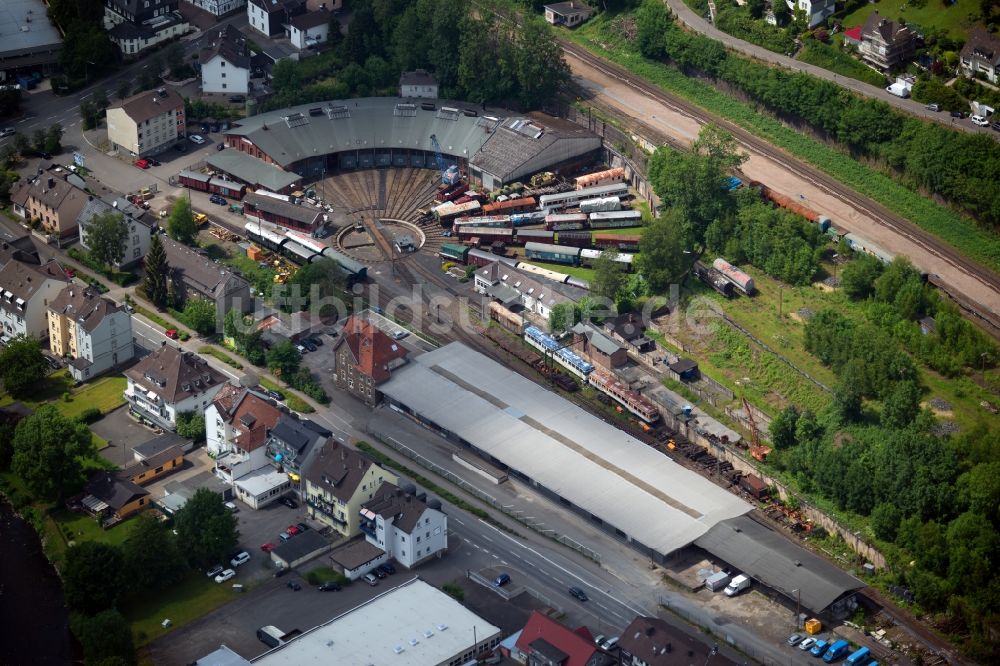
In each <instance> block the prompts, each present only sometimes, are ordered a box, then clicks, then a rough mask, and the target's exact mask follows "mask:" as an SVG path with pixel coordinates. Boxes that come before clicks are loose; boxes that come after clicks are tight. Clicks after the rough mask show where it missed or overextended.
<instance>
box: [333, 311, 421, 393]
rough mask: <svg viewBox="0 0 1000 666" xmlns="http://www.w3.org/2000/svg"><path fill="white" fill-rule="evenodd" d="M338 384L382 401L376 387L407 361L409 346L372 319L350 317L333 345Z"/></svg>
mask: <svg viewBox="0 0 1000 666" xmlns="http://www.w3.org/2000/svg"><path fill="white" fill-rule="evenodd" d="M333 352H334V373H335V378H336V382H337V386H338V387H339V388H341V389H344V390H345V391H348V392H349V393H353V394H354V395H356V396H357V397H359V398H361V399H362V400H364V401H365V402H366V403H367V404H369V405H375V404H378V403H379V402H380V401H381V400H382V394H381V393H380V392H379V391H378V389H377V388H376V387H377V386H378V385H379V384H381V383H382V382H385V381H386V380H388V379H389V377H391V376H392V371H393V370H395V369H396V368H398V367H400V366H401V365H403V364H404V363H406V354H407V351H406V349H405V348H404V347H403V346H402V345H401V344H399V343H398V342H397V341H395V340H393V339H392V338H390V337H389V336H388V335H386V334H385V333H383V332H382V331H381V330H379V329H378V328H377V327H376V326H375V325H373V324H372V323H371V322H369V321H367V320H365V319H362V318H361V317H359V316H357V315H354V316H351V317H349V318H348V320H347V322H346V323H345V324H344V329H343V331H341V337H340V339H339V340H338V341H337V344H336V345H335V346H334V348H333Z"/></svg>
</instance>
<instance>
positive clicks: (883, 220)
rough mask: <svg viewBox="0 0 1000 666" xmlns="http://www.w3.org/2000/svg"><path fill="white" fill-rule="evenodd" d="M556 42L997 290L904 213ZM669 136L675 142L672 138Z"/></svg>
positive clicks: (980, 307)
mask: <svg viewBox="0 0 1000 666" xmlns="http://www.w3.org/2000/svg"><path fill="white" fill-rule="evenodd" d="M559 42H560V45H561V46H562V48H563V50H564V51H565V52H566V53H567V54H568V55H569V56H571V57H573V58H576V59H577V60H579V61H581V62H583V63H585V64H586V65H587V66H588V67H591V68H593V69H596V70H597V71H599V72H601V73H602V74H604V75H605V76H608V77H610V78H612V79H615V80H616V81H619V82H621V83H623V84H625V85H627V86H629V87H630V88H633V89H634V90H636V91H638V92H640V93H641V94H643V95H644V96H646V97H649V98H651V99H654V100H656V101H657V102H659V103H660V104H663V105H664V106H666V107H668V108H670V109H671V110H673V111H675V112H677V113H680V114H682V115H684V116H687V117H688V118H690V119H692V120H694V121H695V122H697V123H699V124H702V125H704V124H707V123H709V122H711V123H713V124H716V125H719V126H720V127H722V128H724V129H726V130H727V131H728V132H730V133H731V134H732V135H733V136H734V137H735V138H736V140H737V141H738V142H739V143H740V144H741V145H743V146H744V147H745V148H747V149H749V150H752V151H753V152H755V153H759V154H761V155H764V156H765V157H767V158H768V159H770V160H772V161H774V162H775V163H777V164H779V165H780V166H782V167H783V168H785V169H788V170H789V171H793V172H795V173H797V174H798V175H800V176H802V177H804V178H806V179H807V180H808V181H809V182H810V183H811V184H813V185H814V186H815V187H817V188H818V189H820V190H822V191H824V192H826V193H827V194H829V195H831V196H833V197H836V198H837V199H839V200H840V201H843V202H844V203H846V204H848V205H849V206H851V207H852V208H854V209H855V210H857V211H859V212H861V213H863V214H864V215H866V216H867V217H868V218H869V219H871V220H872V221H873V222H875V223H876V224H878V225H880V226H883V227H886V228H888V229H891V230H892V231H893V232H894V233H896V234H898V235H900V236H902V237H904V238H906V239H908V240H909V241H911V242H913V243H914V244H916V245H918V246H920V247H921V248H923V249H925V250H927V251H928V252H929V253H931V254H933V255H934V256H936V257H938V258H939V259H941V260H942V261H944V262H945V263H947V264H948V265H949V266H951V267H953V268H954V269H956V270H957V271H960V272H962V273H965V274H966V275H969V276H971V277H972V278H974V279H975V280H976V281H978V282H979V283H981V284H982V285H984V286H986V287H988V288H989V289H992V290H994V291H997V292H1000V276H997V274H996V273H994V272H993V271H991V270H989V269H988V268H986V267H984V266H981V265H980V264H978V263H976V262H974V261H972V260H970V259H968V258H967V257H965V256H964V255H962V254H961V253H959V252H958V251H956V250H955V249H954V248H952V247H951V246H949V245H947V244H946V243H943V242H941V241H940V239H938V238H937V237H935V236H934V235H933V234H931V233H929V232H927V231H925V230H923V229H921V228H920V227H918V226H917V225H916V224H914V223H912V222H910V221H909V220H907V219H906V218H903V217H901V216H899V215H897V214H895V213H893V212H892V211H890V210H888V209H886V208H884V207H883V206H881V205H880V204H878V203H877V202H875V201H873V200H871V199H869V198H868V197H865V196H863V195H861V194H859V193H857V192H855V191H854V190H852V189H850V188H848V187H847V186H845V185H843V184H842V183H840V182H839V181H837V180H835V179H834V178H832V177H830V176H828V175H826V174H825V173H823V172H822V171H820V170H819V169H817V168H815V167H813V166H811V165H809V164H807V163H805V162H802V161H801V160H799V159H797V158H795V157H793V156H791V155H789V154H788V153H787V152H785V151H783V150H781V149H779V148H777V147H775V146H773V145H771V144H769V143H767V142H766V141H764V140H763V139H761V138H759V137H757V136H755V135H753V134H751V133H750V132H747V131H746V130H744V129H743V128H742V127H740V126H739V125H736V124H734V123H732V122H730V121H728V120H725V119H722V118H718V117H715V116H711V115H710V114H708V113H706V112H705V111H704V110H703V109H701V108H700V107H698V106H695V105H694V104H691V103H690V102H687V101H686V100H684V99H681V98H678V97H675V96H673V95H670V94H669V93H666V92H664V91H663V90H662V89H660V88H658V87H656V86H654V85H652V84H650V83H647V82H646V81H644V80H642V79H641V78H640V77H638V76H636V75H634V74H632V73H631V72H629V71H628V70H626V69H625V68H623V67H620V66H618V65H616V64H614V63H611V62H608V61H606V60H604V59H602V58H600V57H598V56H595V55H594V54H592V53H590V52H589V51H587V50H586V49H584V48H582V47H579V46H577V45H575V44H572V43H570V42H566V41H564V40H559ZM667 142H669V143H674V141H672V140H670V141H667ZM890 249H891V248H890ZM936 277H937V279H933V280H931V281H932V283H933V284H935V285H936V286H937V287H938V288H939V289H941V290H942V291H944V292H945V293H947V294H948V296H949V297H951V298H952V300H954V301H955V302H956V304H958V305H959V307H961V308H962V309H963V310H964V311H965V312H966V314H967V315H971V318H972V319H973V320H974V321H976V322H977V323H980V324H981V325H983V327H984V328H985V330H987V332H989V333H990V334H991V335H993V336H994V337H1000V313H997V312H995V311H994V310H993V309H992V308H990V307H988V306H987V305H985V304H983V303H978V302H975V301H973V300H972V299H970V298H968V297H967V296H965V295H964V294H962V293H961V292H959V291H958V290H957V289H955V288H954V287H952V286H951V285H950V284H949V283H947V282H945V281H943V280H942V279H941V278H940V276H936Z"/></svg>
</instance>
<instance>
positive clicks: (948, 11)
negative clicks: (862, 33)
mask: <svg viewBox="0 0 1000 666" xmlns="http://www.w3.org/2000/svg"><path fill="white" fill-rule="evenodd" d="M856 4H857V9H855V10H854V11H852V12H851V13H849V14H848V15H847V16H845V17H844V19H843V24H844V27H845V28H853V27H854V26H858V25H864V23H865V20H866V19H867V18H868V17H869V16H870V15H871V14H872V12H876V11H877V12H878V13H879V14H880V15H881V16H882V17H884V18H887V19H892V20H893V21H899V20H904V21H906V24H907V25H909V26H915V27H916V28H917V29H918V30H920V31H921V32H923V31H926V30H929V29H931V28H940V29H942V30H945V31H946V32H947V33H948V35H950V36H951V37H955V38H961V39H965V37H966V33H967V32H968V30H969V28H970V27H972V25H974V24H975V23H976V21H978V20H979V4H980V3H979V2H978V0H955V3H954V4H952V5H946V4H944V3H942V2H939V1H938V0H926V2H925V3H924V6H923V7H914V6H913V4H912V0H880V2H879V3H878V4H870V3H863V4H862V3H856ZM970 16H971V17H972V20H969V19H970Z"/></svg>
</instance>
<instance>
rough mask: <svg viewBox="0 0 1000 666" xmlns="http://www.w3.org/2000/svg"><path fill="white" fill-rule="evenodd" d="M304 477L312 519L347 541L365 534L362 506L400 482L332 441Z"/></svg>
mask: <svg viewBox="0 0 1000 666" xmlns="http://www.w3.org/2000/svg"><path fill="white" fill-rule="evenodd" d="M279 425H280V423H279ZM275 430H277V427H275ZM273 432H274V431H273V430H272V434H273ZM303 477H304V478H305V491H304V496H303V499H304V500H305V502H306V505H307V506H308V507H309V517H310V518H313V519H315V520H317V521H319V522H321V523H323V524H324V525H327V526H329V527H331V528H333V530H334V531H335V532H337V533H339V534H340V535H341V536H343V537H346V538H351V537H355V536H358V535H359V534H361V506H362V504H364V503H365V502H367V501H369V500H371V499H373V498H374V497H375V493H376V491H377V490H378V489H379V487H380V486H381V485H382V484H383V483H386V482H389V483H398V482H399V478H398V477H397V476H396V475H395V474H393V473H392V472H391V471H389V470H387V469H383V468H382V467H380V466H379V465H378V464H376V463H375V462H374V461H372V460H371V459H370V458H368V457H367V456H365V455H364V454H363V453H360V452H359V451H357V450H356V449H353V448H351V447H349V446H347V445H346V444H341V443H340V442H338V441H337V440H336V439H335V438H332V437H331V438H330V439H328V440H326V442H325V443H324V444H323V445H322V447H320V449H319V450H318V451H317V454H316V455H315V456H313V457H312V458H311V459H310V461H309V464H308V465H307V466H306V468H305V472H304V474H303Z"/></svg>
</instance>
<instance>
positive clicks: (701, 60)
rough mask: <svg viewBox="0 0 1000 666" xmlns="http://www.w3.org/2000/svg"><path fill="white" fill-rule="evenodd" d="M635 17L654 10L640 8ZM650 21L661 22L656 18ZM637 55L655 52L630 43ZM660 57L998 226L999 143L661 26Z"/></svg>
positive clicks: (650, 14)
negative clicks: (714, 80)
mask: <svg viewBox="0 0 1000 666" xmlns="http://www.w3.org/2000/svg"><path fill="white" fill-rule="evenodd" d="M649 3H653V4H656V3H655V0H646V3H644V8H643V12H641V13H639V14H637V17H638V18H639V19H640V20H641V19H642V17H644V16H645V17H647V19H646V20H650V18H649V17H656V16H657V15H659V12H661V11H662V12H664V13H665V12H666V10H665V9H663V7H662V4H661V5H660V8H659V9H657V8H655V7H652V6H650V7H646V6H645V5H646V4H649ZM655 20H656V21H658V23H662V21H663V19H662V17H661V18H656V19H655ZM638 45H639V47H640V48H643V47H644V46H645V49H644V51H643V55H645V56H647V57H659V55H660V51H659V49H658V48H655V47H653V46H652V45H650V44H648V43H647V44H644V42H643V41H642V40H641V39H640V40H638ZM663 53H664V54H665V55H666V57H667V58H669V59H670V60H671V61H672V62H673V63H674V64H676V65H677V66H678V67H679V68H680V69H681V70H682V71H683V70H688V71H692V72H694V71H698V72H701V73H703V74H706V75H708V76H711V77H714V78H717V79H719V80H721V81H725V82H726V83H727V84H729V85H731V86H734V87H735V88H737V89H739V90H741V91H742V92H744V93H745V94H747V95H749V96H750V97H752V98H753V99H755V100H756V101H758V102H760V103H761V104H763V105H764V106H765V107H767V108H768V109H770V110H771V111H773V112H774V113H776V114H778V115H779V116H782V117H788V118H794V119H797V120H801V121H804V122H806V123H808V124H809V125H810V126H811V127H812V128H813V129H814V130H816V131H817V132H819V133H820V134H821V135H824V136H829V137H830V138H832V139H835V140H837V141H839V142H840V143H842V144H844V145H845V146H847V147H848V148H849V149H850V150H851V151H852V152H854V153H855V154H858V155H861V156H865V157H868V158H871V159H875V160H877V161H879V162H880V163H882V164H883V165H884V166H885V167H886V168H887V169H890V170H891V171H892V172H893V173H895V174H896V175H897V176H898V177H900V178H901V179H902V180H903V181H904V182H906V183H909V184H912V185H914V186H916V187H919V188H921V189H925V190H927V191H929V192H931V193H933V194H936V195H939V196H941V197H943V198H945V199H947V200H948V201H951V202H952V203H954V204H955V205H956V206H958V207H960V208H962V209H963V210H965V211H966V212H967V213H969V214H970V215H972V216H974V217H975V218H976V219H977V220H979V221H980V222H981V223H983V224H985V225H987V226H990V227H997V226H1000V188H996V187H992V186H991V184H992V183H995V182H997V179H998V178H1000V144H997V142H996V141H994V140H993V138H992V137H990V136H986V135H983V134H978V133H966V132H957V131H954V130H951V129H948V128H946V127H942V126H940V125H938V124H937V123H930V122H926V121H922V120H919V119H917V118H912V117H908V116H903V115H902V114H900V113H898V112H896V111H895V110H894V109H893V108H892V107H890V106H889V105H888V104H886V103H884V102H880V101H877V100H872V99H866V98H862V97H859V96H857V95H854V94H852V93H850V92H848V91H846V90H844V89H843V88H841V87H840V86H838V85H837V84H836V83H833V82H829V81H824V80H822V79H817V78H815V77H812V76H810V75H808V74H795V73H791V72H787V71H785V70H782V69H778V68H774V67H769V66H767V65H764V64H761V63H757V62H753V61H751V60H749V59H746V58H742V57H740V56H738V55H734V54H731V53H728V52H727V51H725V49H723V48H722V47H721V45H720V44H719V43H718V42H716V41H714V40H711V39H709V38H706V37H702V36H700V35H694V34H691V33H688V32H685V31H683V30H682V29H680V28H679V27H678V26H676V25H675V24H674V23H672V22H671V23H669V24H668V27H667V30H666V31H665V33H664V35H663Z"/></svg>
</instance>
